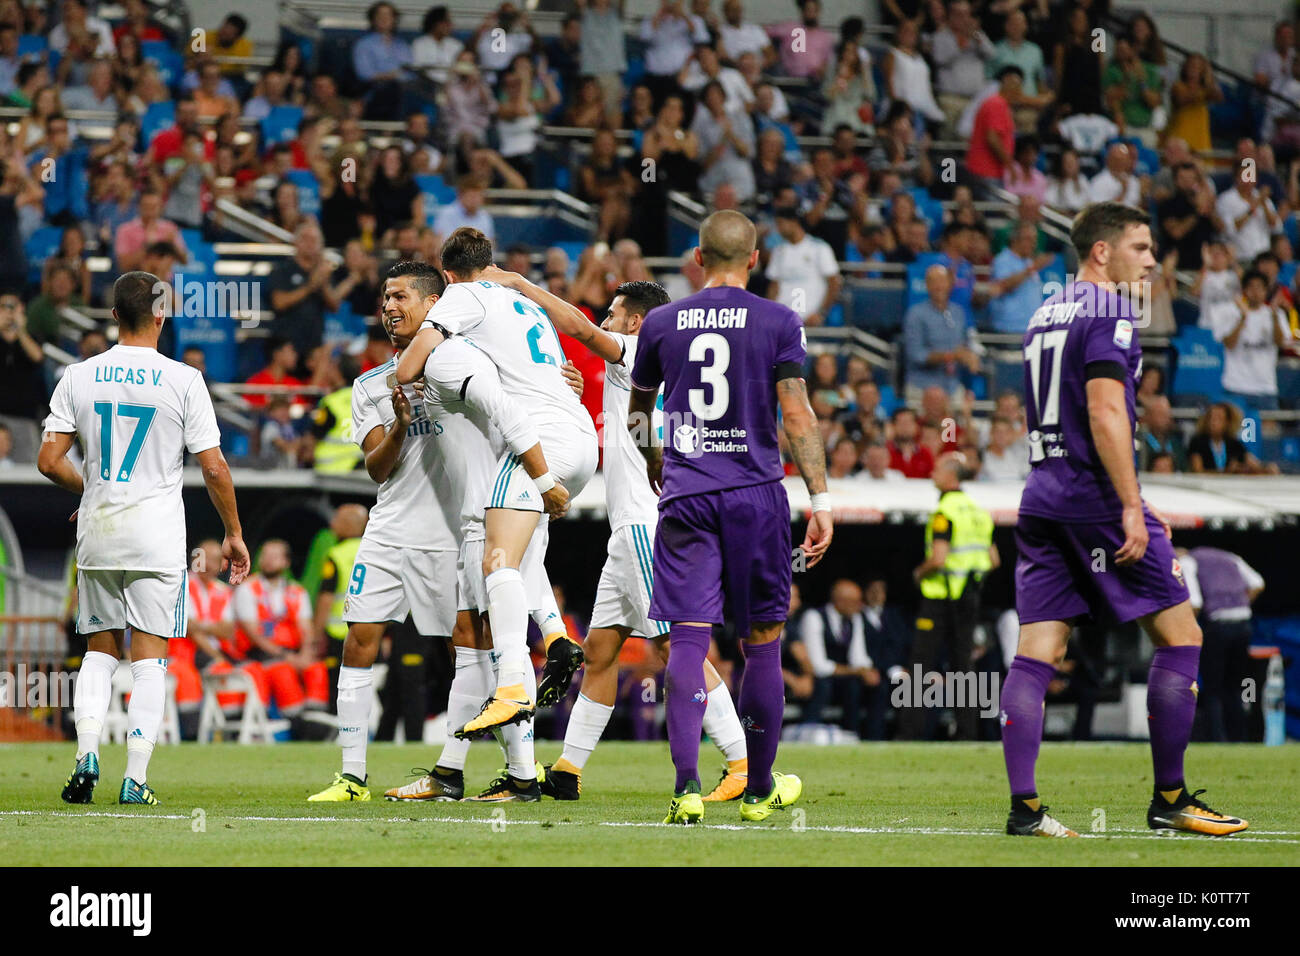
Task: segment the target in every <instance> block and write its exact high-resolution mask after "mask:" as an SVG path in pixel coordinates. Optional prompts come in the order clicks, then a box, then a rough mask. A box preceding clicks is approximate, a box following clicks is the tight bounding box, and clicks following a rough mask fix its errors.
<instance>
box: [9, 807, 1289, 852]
mask: <svg viewBox="0 0 1300 956" xmlns="http://www.w3.org/2000/svg"><path fill="white" fill-rule="evenodd" d="M0 816H37V817H61V818H69V819H76V818H79V817H108V818H113V819H124V820H190V819H192V817H190V816H189V815H188V814H179V813H147V812H146V813H121V812H112V811H94V810H92V811H89V812H86V813H76V812H69V811H63V810H0ZM213 819H215V820H217V821H222V820H234V821H237V822H242V823H456V824H463V823H480V824H482V823H486V824H501V825H503V826H535V827H536V826H552V827H568V826H599V827H613V828H629V827H630V828H634V829H662V830H681V829H684V828H683V827H681V826H677V825H675V824H669V823H654V822H651V821H638V820H595V821H592V822H591V823H584V822H581V821H573V820H568V821H565V820H500V819H493V818H491V817H440V816H429V817H274V816H247V815H246V816H214V818H213ZM697 827H698V828H699V829H700V830H726V831H732V832H742V833H784V832H786V831H787V829H789V828H787V827H756V826H752V825H749V826H747V825H745V824H739V823H705V824H697ZM803 831H812V832H814V833H852V834H861V835H866V836H877V835H881V836H891V835H892V836H984V837H989V836H999V837H1000V836H1004V834H1003V832H1002V830H1000V829H994V828H992V827H989V828H985V829H980V830H962V829H959V828H957V827H852V826H805V827H803ZM797 832H798V831H797ZM1250 832H1251V833H1252V835H1251V836H1236V835H1233V836H1232V837H1231V842H1233V843H1276V844H1297V845H1300V839H1295V840H1268V839H1261V837H1263V836H1269V835H1277V836H1300V834H1297V833H1296V832H1295V831H1292V830H1254V831H1250ZM1079 836H1080V837H1082V838H1083V839H1088V840H1104V839H1107V838H1112V839H1123V840H1184V841H1186V840H1199V839H1200V837H1198V836H1196V835H1194V834H1186V835H1184V834H1179V833H1173V832H1169V833H1152V832H1150V831H1147V830H1110V831H1108V832H1106V833H1081V834H1079Z"/></svg>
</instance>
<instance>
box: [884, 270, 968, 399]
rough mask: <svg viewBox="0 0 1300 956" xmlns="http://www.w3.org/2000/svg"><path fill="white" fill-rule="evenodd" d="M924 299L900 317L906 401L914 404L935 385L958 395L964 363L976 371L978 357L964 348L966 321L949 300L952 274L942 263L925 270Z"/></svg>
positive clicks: (966, 366) (950, 393)
mask: <svg viewBox="0 0 1300 956" xmlns="http://www.w3.org/2000/svg"><path fill="white" fill-rule="evenodd" d="M925 291H926V294H927V296H928V298H927V299H926V300H925V301H924V302H917V303H916V304H915V305H913V306H912V307H911V308H910V309H908V310H907V314H906V315H905V316H903V343H904V350H905V352H906V355H907V359H906V361H907V375H906V379H905V384H906V390H907V401H908V404H913V405H914V404H918V403H919V402H920V398H921V392H922V391H924V390H925V389H926V388H928V387H929V386H931V385H937V386H939V387H940V388H942V389H943V390H944V391H945V392H947V393H948V394H949V395H954V396H956V395H958V394H959V392H960V390H961V387H962V385H961V377H960V375H959V374H958V370H959V368H960V367H962V366H964V367H965V368H966V369H967V370H968V371H970V372H971V373H972V374H974V373H976V372H978V371H979V368H980V361H979V356H977V355H976V354H975V353H974V352H972V351H971V350H970V348H968V347H967V344H966V337H967V332H966V322H965V317H964V316H963V315H962V313H961V310H960V309H958V308H956V307H955V306H954V305H953V303H952V302H951V301H950V297H951V295H952V274H951V273H950V272H949V271H948V269H947V268H945V267H944V266H942V265H939V264H937V263H936V264H935V265H932V266H930V267H929V268H928V269H926V270H925Z"/></svg>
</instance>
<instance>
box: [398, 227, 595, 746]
mask: <svg viewBox="0 0 1300 956" xmlns="http://www.w3.org/2000/svg"><path fill="white" fill-rule="evenodd" d="M491 264H492V242H491V240H489V239H488V238H487V237H486V236H484V235H483V234H482V233H481V232H479V231H478V230H477V229H471V228H467V227H466V228H461V229H457V230H456V231H455V232H453V233H452V234H451V235H450V236H449V237H448V238H447V241H446V242H445V243H444V244H443V247H442V265H443V269H444V270H445V271H446V274H447V281H448V283H449V285H448V286H447V291H446V292H445V293H444V294H443V296H442V298H440V299H439V300H438V302H437V303H436V304H435V305H434V307H433V308H432V309H431V310H430V311H429V315H428V317H427V318H426V319H425V320H424V324H423V327H422V328H421V330H420V333H419V334H418V335H417V336H416V338H415V339H414V341H412V343H411V345H410V347H409V348H407V349H406V350H405V351H404V352H403V353H402V356H401V359H400V360H399V361H398V364H397V378H398V381H400V382H414V381H415V380H416V379H417V378H419V377H420V375H422V374H424V373H425V362H426V360H427V359H428V357H429V355H430V354H431V353H432V352H433V351H434V349H435V347H437V346H438V345H439V344H440V343H442V342H444V341H446V340H447V339H449V338H451V337H453V336H458V335H459V336H463V337H464V338H466V339H468V340H469V341H470V342H472V343H473V344H474V345H475V346H477V347H478V348H479V349H481V350H482V351H483V352H484V353H485V354H486V355H487V356H488V358H490V359H491V361H492V362H493V364H494V365H495V366H496V368H497V370H498V372H499V374H500V380H501V384H502V386H503V387H504V388H505V390H506V391H507V392H508V393H509V394H510V395H511V396H513V397H514V398H516V399H517V400H518V401H519V403H520V404H521V405H523V406H524V407H525V409H526V410H527V411H528V414H529V417H530V418H531V420H532V422H533V424H534V425H535V427H536V429H537V434H538V436H539V437H540V439H541V444H542V447H543V448H545V450H546V461H547V464H548V470H546V471H543V472H540V473H538V472H537V471H535V470H534V469H533V466H532V464H531V463H530V462H529V461H527V460H525V459H522V458H521V457H520V456H518V455H515V454H510V453H507V454H504V455H503V456H502V458H501V460H500V462H499V463H498V469H497V472H496V475H495V477H494V478H493V482H492V486H491V488H490V490H489V495H488V500H487V502H486V508H485V511H484V532H485V535H486V541H485V545H484V552H485V553H484V557H483V563H482V568H483V577H484V587H485V590H486V599H487V604H488V613H489V616H490V618H491V622H492V635H493V644H494V646H495V648H496V653H497V655H498V663H499V670H498V679H497V687H496V691H495V693H494V695H493V697H492V699H491V700H490V701H489V702H488V703H487V704H486V705H485V706H484V708H483V710H482V712H481V713H480V714H479V715H478V716H477V717H475V718H474V719H473V720H471V721H469V722H467V723H466V724H465V725H464V726H463V727H461V728H460V729H459V730H458V731H457V735H458V736H468V735H472V734H476V733H480V732H483V731H488V730H491V729H493V728H494V727H502V726H505V725H509V724H513V723H516V722H519V721H524V720H527V719H529V718H530V717H532V715H533V714H534V712H535V709H536V704H535V703H534V700H533V698H532V697H531V696H530V695H529V693H528V691H527V689H526V676H527V675H528V674H529V673H531V670H532V665H531V663H530V661H529V659H528V646H527V630H526V628H527V618H528V614H527V605H528V599H527V593H526V589H525V585H524V580H523V577H522V576H521V574H520V571H519V568H520V564H521V561H522V559H523V557H524V554H525V552H526V551H527V549H528V547H529V542H530V541H531V540H532V538H533V535H534V532H536V531H537V528H538V521H539V519H541V518H542V512H543V510H551V508H550V503H551V501H552V499H553V497H554V496H555V495H556V494H557V492H558V493H560V494H562V495H563V496H564V498H565V499H566V501H567V498H568V496H569V495H576V494H578V493H579V492H580V491H581V490H582V488H583V487H584V486H585V485H586V483H587V482H588V480H590V478H591V476H592V474H593V473H594V472H595V470H596V461H597V457H598V453H597V447H596V429H595V427H594V426H593V425H592V422H591V418H590V416H589V415H588V414H587V412H586V410H585V409H584V408H583V406H582V403H581V402H579V401H578V399H577V398H576V397H575V396H574V395H573V392H572V391H571V390H570V389H569V388H568V387H567V386H566V385H565V383H564V378H563V376H562V374H561V371H560V367H561V365H562V363H563V362H564V352H563V350H562V349H561V347H560V343H559V338H558V336H557V335H556V333H555V328H554V326H552V325H551V322H550V320H549V319H548V318H547V315H546V313H545V312H544V311H542V309H540V308H539V307H538V306H537V305H536V304H534V303H533V302H531V301H530V300H528V299H527V298H525V297H524V296H522V295H520V294H519V293H517V292H514V291H513V290H510V289H507V288H504V287H503V286H500V285H497V284H496V283H494V282H488V281H483V280H480V279H479V278H478V277H479V274H480V273H481V272H482V271H483V270H484V269H486V268H488V267H489V266H490V265H491ZM569 643H570V642H568V641H557V642H555V643H553V644H552V645H551V648H550V649H548V657H549V656H550V653H551V651H555V650H557V648H558V649H560V650H561V651H562V652H563V653H566V654H567V655H568V656H569V657H570V658H571V660H572V661H573V665H572V667H573V670H575V671H576V670H577V667H578V666H580V665H581V660H582V650H581V648H580V647H578V646H576V645H573V646H572V647H571V648H570V647H567V646H566V645H569Z"/></svg>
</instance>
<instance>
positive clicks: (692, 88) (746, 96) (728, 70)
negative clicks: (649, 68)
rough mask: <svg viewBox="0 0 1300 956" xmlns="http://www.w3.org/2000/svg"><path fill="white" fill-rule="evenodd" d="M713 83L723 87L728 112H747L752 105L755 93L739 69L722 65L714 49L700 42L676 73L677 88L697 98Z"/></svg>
mask: <svg viewBox="0 0 1300 956" xmlns="http://www.w3.org/2000/svg"><path fill="white" fill-rule="evenodd" d="M714 81H717V82H718V83H720V84H722V91H723V93H725V94H726V104H725V109H726V111H727V112H728V113H747V112H748V111H749V108H750V106H751V105H752V104H753V102H754V91H753V90H752V89H750V87H749V83H748V81H746V79H745V78H744V76H742V75H741V73H740V71H739V70H737V69H735V68H734V67H730V66H723V65H722V60H721V59H720V58H719V56H718V51H717V50H716V49H715V48H714V47H712V46H710V45H708V44H707V43H701V44H699V45H698V46H696V47H695V50H694V52H693V53H692V54H691V58H690V59H689V60H687V61H686V65H685V66H684V67H682V69H681V72H680V73H678V74H677V85H678V86H680V87H681V88H682V89H683V90H685V91H686V92H687V93H691V94H693V95H696V96H699V95H700V94H701V93H702V92H703V91H704V89H705V88H706V87H707V86H708V84H709V83H711V82H714ZM697 112H698V111H697Z"/></svg>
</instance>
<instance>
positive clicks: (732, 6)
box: [718, 0, 777, 68]
mask: <svg viewBox="0 0 1300 956" xmlns="http://www.w3.org/2000/svg"><path fill="white" fill-rule="evenodd" d="M746 53H753V54H755V55H756V56H757V57H758V58H759V66H760V67H764V68H766V67H771V66H772V65H773V64H775V63H776V61H777V55H776V50H774V49H773V48H772V41H771V39H770V38H769V37H768V35H767V32H766V31H765V30H764V29H763V28H762V27H761V26H759V25H758V24H757V23H754V22H753V21H752V20H746V19H745V9H744V7H743V6H742V5H741V2H740V0H723V3H722V22H721V23H719V24H718V55H719V56H721V57H722V60H723V62H724V63H731V64H733V65H734V64H738V63H739V62H740V58H741V57H742V56H744V55H745V54H746Z"/></svg>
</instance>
